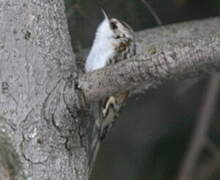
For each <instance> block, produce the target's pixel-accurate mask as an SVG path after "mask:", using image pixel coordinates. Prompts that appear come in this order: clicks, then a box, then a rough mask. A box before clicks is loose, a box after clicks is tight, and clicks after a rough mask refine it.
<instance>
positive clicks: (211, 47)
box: [79, 17, 220, 101]
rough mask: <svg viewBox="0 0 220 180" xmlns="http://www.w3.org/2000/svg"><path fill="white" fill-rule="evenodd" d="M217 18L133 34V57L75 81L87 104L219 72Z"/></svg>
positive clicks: (218, 27) (219, 56)
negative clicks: (203, 74)
mask: <svg viewBox="0 0 220 180" xmlns="http://www.w3.org/2000/svg"><path fill="white" fill-rule="evenodd" d="M219 29H220V18H219V17H218V18H210V19H206V20H199V21H192V22H185V23H180V24H175V25H169V26H165V27H160V28H155V29H150V30H145V31H142V32H138V33H137V50H138V53H137V56H136V57H135V58H134V59H130V60H125V61H123V62H121V63H118V64H116V65H113V66H109V67H106V68H103V69H100V70H97V71H94V72H92V73H87V74H84V75H82V76H81V77H80V78H79V87H80V88H81V89H82V91H83V92H84V95H85V97H86V99H87V101H97V100H99V99H100V98H103V97H105V96H107V95H110V94H114V93H118V92H120V91H124V90H130V89H133V88H135V87H139V86H140V85H144V89H148V88H149V87H152V86H155V85H158V84H160V83H161V82H164V81H165V80H167V79H180V78H186V77H192V76H195V75H197V76H198V75H202V73H204V72H211V71H214V70H216V69H219V65H220V33H219Z"/></svg>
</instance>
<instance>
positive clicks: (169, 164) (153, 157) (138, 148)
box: [65, 0, 220, 180]
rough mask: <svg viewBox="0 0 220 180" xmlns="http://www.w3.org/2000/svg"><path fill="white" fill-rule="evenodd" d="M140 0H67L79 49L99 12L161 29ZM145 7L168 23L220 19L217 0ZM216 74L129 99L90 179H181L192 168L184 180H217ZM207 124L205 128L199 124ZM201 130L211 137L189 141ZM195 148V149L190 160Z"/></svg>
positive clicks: (175, 0)
mask: <svg viewBox="0 0 220 180" xmlns="http://www.w3.org/2000/svg"><path fill="white" fill-rule="evenodd" d="M143 1H144V0H99V1H98V0H65V2H66V14H67V17H68V23H69V29H70V32H71V38H72V44H73V48H74V51H75V52H76V53H77V52H78V51H79V49H84V48H89V47H90V46H91V44H92V41H93V38H94V34H95V30H96V28H97V26H98V24H99V23H100V22H101V20H102V19H103V15H102V14H101V11H100V8H103V9H105V10H106V11H107V13H108V14H109V15H110V16H111V17H115V18H118V19H121V20H124V21H126V22H127V23H128V24H130V25H131V26H132V27H133V29H134V30H135V31H139V30H144V29H147V28H153V27H157V26H158V24H157V23H156V21H155V19H154V18H153V16H152V14H151V13H150V11H149V9H148V8H147V7H146V5H145V4H144V3H143ZM145 2H147V3H148V4H150V5H151V7H152V8H153V9H154V11H155V12H156V14H157V15H158V16H159V17H160V19H161V21H162V23H163V25H166V24H171V23H177V22H183V21H188V20H193V19H203V18H208V17H213V16H219V15H220V0H145ZM218 76H219V75H206V76H204V77H201V78H191V79H187V80H183V81H170V82H167V83H166V84H164V85H162V86H159V87H157V88H154V89H150V90H148V91H147V92H145V94H141V95H139V96H137V97H132V98H130V99H129V100H128V102H127V104H126V106H125V107H124V108H123V110H122V113H121V115H120V117H119V120H118V121H117V123H116V124H115V126H114V128H113V130H112V131H111V133H110V134H109V135H108V136H107V138H106V139H105V140H104V142H103V144H102V146H101V149H100V152H99V155H98V158H97V161H96V165H95V168H94V170H93V173H92V177H91V180H113V179H114V180H121V179H125V180H137V179H138V180H174V179H176V180H183V179H181V178H182V177H181V176H182V175H183V174H184V173H187V172H189V171H190V175H189V176H188V177H187V178H185V179H184V180H192V179H193V180H219V179H220V111H219V108H220V103H219V102H220V101H219V100H220V93H219V92H218V82H219V79H220V78H219V77H218ZM213 79H214V80H213ZM213 89H214V90H213ZM207 114H208V115H209V116H208V115H207ZM202 122H206V124H205V123H204V124H205V125H204V126H203V127H200V125H201V123H202ZM200 130H201V132H203V133H204V132H206V131H207V133H206V136H205V138H204V137H203V136H202V135H201V134H200V136H197V139H196V140H197V141H201V140H202V142H203V141H204V144H203V146H200V145H198V144H199V143H198V144H197V146H194V145H195V144H196V143H197V142H195V141H193V143H191V142H192V140H195V138H193V137H195V134H198V132H199V131H200ZM198 137H200V138H198ZM190 143H191V145H190ZM192 144H193V145H192ZM193 148H194V149H196V148H197V149H196V151H195V152H194V154H193V156H192V157H190V158H188V160H186V159H187V157H189V154H190V153H191V152H190V150H191V149H193ZM187 168H188V169H190V170H188V171H187Z"/></svg>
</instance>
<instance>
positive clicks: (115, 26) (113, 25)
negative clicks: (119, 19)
mask: <svg viewBox="0 0 220 180" xmlns="http://www.w3.org/2000/svg"><path fill="white" fill-rule="evenodd" d="M110 26H111V28H112V29H117V28H118V27H117V25H116V23H115V22H111V23H110Z"/></svg>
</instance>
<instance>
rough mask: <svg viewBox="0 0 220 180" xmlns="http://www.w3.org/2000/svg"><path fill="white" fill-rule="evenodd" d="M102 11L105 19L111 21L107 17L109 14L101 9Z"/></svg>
mask: <svg viewBox="0 0 220 180" xmlns="http://www.w3.org/2000/svg"><path fill="white" fill-rule="evenodd" d="M101 10H102V13H103V15H104V17H105V19H106V20H108V21H109V17H108V16H107V14H106V12H105V11H104V9H101Z"/></svg>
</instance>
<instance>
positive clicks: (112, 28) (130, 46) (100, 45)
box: [85, 9, 136, 139]
mask: <svg viewBox="0 0 220 180" xmlns="http://www.w3.org/2000/svg"><path fill="white" fill-rule="evenodd" d="M102 13H103V15H104V20H103V21H102V22H101V23H100V25H99V26H98V28H97V31H96V34H95V38H94V41H93V44H92V47H91V50H90V52H89V55H88V57H87V59H86V63H85V72H91V71H95V70H97V69H100V68H103V67H106V66H108V65H111V64H116V63H118V62H120V61H123V60H126V59H129V58H131V57H133V56H135V54H136V44H135V35H134V31H133V29H132V28H131V27H130V26H129V25H128V24H127V23H125V22H124V21H120V20H118V19H116V18H110V17H108V15H107V14H106V12H105V11H104V10H103V9H102ZM128 94H129V93H128V91H127V92H124V93H120V94H118V95H114V96H110V97H108V98H106V99H105V101H104V103H103V105H102V114H103V121H102V123H101V125H100V126H101V127H100V139H104V137H105V136H106V134H107V133H108V132H109V131H110V129H111V127H112V125H113V123H114V122H115V119H116V117H117V116H118V112H119V110H120V108H121V106H122V104H123V102H124V101H125V99H127V97H128Z"/></svg>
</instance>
